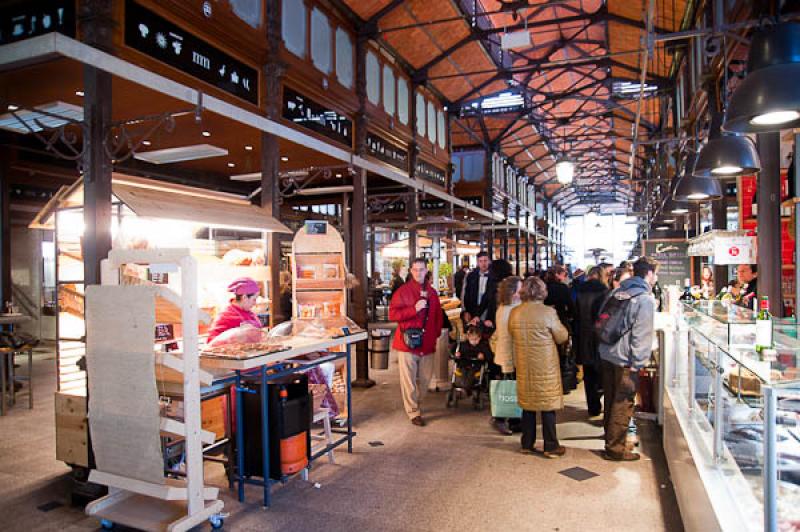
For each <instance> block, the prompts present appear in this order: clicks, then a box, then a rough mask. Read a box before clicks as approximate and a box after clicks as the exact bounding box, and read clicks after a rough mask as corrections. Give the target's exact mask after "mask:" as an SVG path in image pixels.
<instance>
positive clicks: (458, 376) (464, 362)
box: [446, 344, 489, 410]
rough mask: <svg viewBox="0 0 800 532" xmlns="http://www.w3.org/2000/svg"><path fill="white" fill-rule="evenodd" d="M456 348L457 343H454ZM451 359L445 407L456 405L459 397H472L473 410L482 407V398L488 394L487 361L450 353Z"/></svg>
mask: <svg viewBox="0 0 800 532" xmlns="http://www.w3.org/2000/svg"><path fill="white" fill-rule="evenodd" d="M456 350H458V344H456ZM450 360H452V361H453V365H452V370H451V373H450V391H448V392H447V404H446V406H447V408H454V407H457V406H458V401H459V399H461V397H465V396H466V397H470V396H471V397H472V406H473V408H474V409H475V410H480V409H482V408H483V405H484V399H486V398H488V395H489V371H488V370H489V363H488V361H486V360H478V359H472V358H462V357H457V356H456V354H455V353H452V354H451V355H450Z"/></svg>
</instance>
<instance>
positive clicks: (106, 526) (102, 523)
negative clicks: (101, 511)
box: [100, 519, 114, 530]
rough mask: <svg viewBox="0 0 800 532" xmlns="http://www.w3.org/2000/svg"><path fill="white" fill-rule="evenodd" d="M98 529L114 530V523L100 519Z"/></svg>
mask: <svg viewBox="0 0 800 532" xmlns="http://www.w3.org/2000/svg"><path fill="white" fill-rule="evenodd" d="M100 528H102V529H103V530H112V529H113V528H114V522H113V521H109V520H108V519H101V520H100Z"/></svg>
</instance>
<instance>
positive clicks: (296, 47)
mask: <svg viewBox="0 0 800 532" xmlns="http://www.w3.org/2000/svg"><path fill="white" fill-rule="evenodd" d="M281 12H282V13H283V16H282V17H281V22H282V27H283V42H284V44H285V45H286V49H287V50H289V51H290V52H292V53H293V54H294V55H296V56H299V57H305V56H306V6H305V4H303V2H298V1H297V0H283V5H282V7H281Z"/></svg>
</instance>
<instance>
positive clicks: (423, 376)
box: [392, 349, 435, 419]
mask: <svg viewBox="0 0 800 532" xmlns="http://www.w3.org/2000/svg"><path fill="white" fill-rule="evenodd" d="M392 351H393V352H394V354H395V355H397V365H398V366H399V368H400V393H401V394H402V396H403V406H404V407H405V409H406V414H408V418H409V419H414V418H415V417H417V416H420V415H422V411H421V409H420V408H421V404H422V398H423V397H424V396H425V393H426V392H427V391H428V385H429V384H430V382H431V377H433V366H434V358H435V357H434V356H433V353H431V354H429V355H424V356H419V355H413V354H411V353H406V352H405V351H398V350H396V349H392Z"/></svg>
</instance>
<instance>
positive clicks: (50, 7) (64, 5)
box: [0, 0, 75, 45]
mask: <svg viewBox="0 0 800 532" xmlns="http://www.w3.org/2000/svg"><path fill="white" fill-rule="evenodd" d="M51 31H57V32H59V33H63V34H64V35H69V36H70V37H75V0H49V1H39V2H18V3H17V4H15V5H14V6H12V7H9V8H6V9H2V10H0V45H2V44H8V43H12V42H16V41H21V40H23V39H30V38H31V37H36V36H37V35H44V34H45V33H50V32H51Z"/></svg>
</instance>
